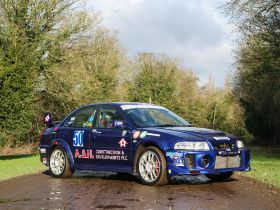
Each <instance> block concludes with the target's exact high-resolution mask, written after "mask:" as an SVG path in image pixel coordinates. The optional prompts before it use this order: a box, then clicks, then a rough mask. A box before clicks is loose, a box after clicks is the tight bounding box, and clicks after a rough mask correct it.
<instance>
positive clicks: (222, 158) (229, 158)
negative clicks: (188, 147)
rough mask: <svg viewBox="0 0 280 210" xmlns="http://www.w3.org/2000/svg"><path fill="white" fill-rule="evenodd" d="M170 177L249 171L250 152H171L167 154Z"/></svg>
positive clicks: (242, 150) (240, 150)
mask: <svg viewBox="0 0 280 210" xmlns="http://www.w3.org/2000/svg"><path fill="white" fill-rule="evenodd" d="M165 156H166V161H167V168H168V175H169V176H178V175H199V174H218V173H225V172H237V171H249V170H250V151H249V150H248V149H239V150H236V151H216V150H210V151H203V152H195V151H184V150H180V151H179V150H178V151H177V150H176V151H175V150H169V151H166V153H165Z"/></svg>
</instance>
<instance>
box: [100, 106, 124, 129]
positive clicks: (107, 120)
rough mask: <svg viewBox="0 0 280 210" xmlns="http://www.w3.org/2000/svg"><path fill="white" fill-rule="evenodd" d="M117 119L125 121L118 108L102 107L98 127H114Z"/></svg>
mask: <svg viewBox="0 0 280 210" xmlns="http://www.w3.org/2000/svg"><path fill="white" fill-rule="evenodd" d="M115 120H122V121H124V118H123V116H122V115H121V114H120V112H119V111H118V110H117V109H114V108H102V109H101V111H100V112H99V115H98V117H97V128H113V122H114V121H115Z"/></svg>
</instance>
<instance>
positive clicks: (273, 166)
mask: <svg viewBox="0 0 280 210" xmlns="http://www.w3.org/2000/svg"><path fill="white" fill-rule="evenodd" d="M250 150H251V171H249V172H246V173H242V175H244V176H249V177H252V178H254V179H257V180H259V181H261V182H263V183H267V184H269V185H272V186H275V187H278V188H280V148H277V149H273V148H262V147H252V148H250Z"/></svg>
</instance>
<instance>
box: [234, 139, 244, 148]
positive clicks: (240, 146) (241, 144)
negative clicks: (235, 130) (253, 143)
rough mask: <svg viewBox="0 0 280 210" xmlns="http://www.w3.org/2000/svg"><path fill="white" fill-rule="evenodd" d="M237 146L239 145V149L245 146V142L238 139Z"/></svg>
mask: <svg viewBox="0 0 280 210" xmlns="http://www.w3.org/2000/svg"><path fill="white" fill-rule="evenodd" d="M236 146H237V148H238V149H242V148H244V143H243V141H240V140H237V141H236Z"/></svg>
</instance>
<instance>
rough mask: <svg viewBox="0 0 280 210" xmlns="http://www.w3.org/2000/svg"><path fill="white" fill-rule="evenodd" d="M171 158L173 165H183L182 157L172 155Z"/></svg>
mask: <svg viewBox="0 0 280 210" xmlns="http://www.w3.org/2000/svg"><path fill="white" fill-rule="evenodd" d="M172 159H173V164H174V165H175V166H185V165H184V160H183V159H182V158H180V157H177V156H174V157H172Z"/></svg>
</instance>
